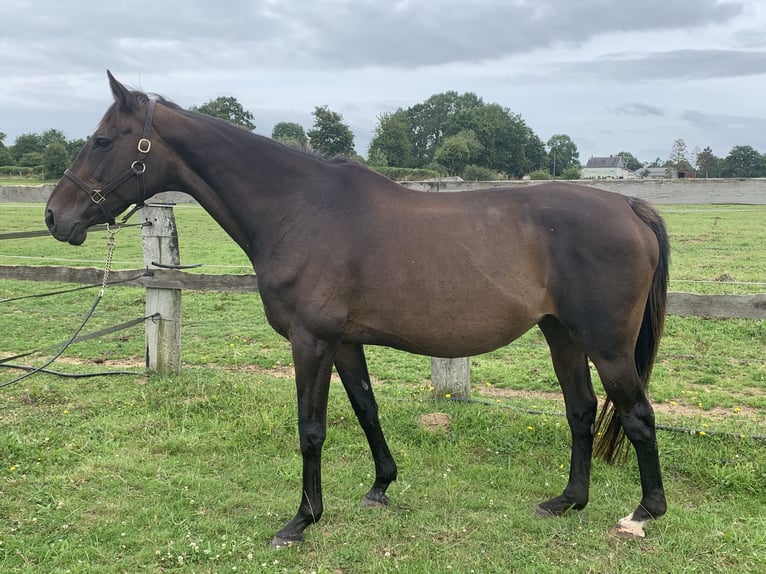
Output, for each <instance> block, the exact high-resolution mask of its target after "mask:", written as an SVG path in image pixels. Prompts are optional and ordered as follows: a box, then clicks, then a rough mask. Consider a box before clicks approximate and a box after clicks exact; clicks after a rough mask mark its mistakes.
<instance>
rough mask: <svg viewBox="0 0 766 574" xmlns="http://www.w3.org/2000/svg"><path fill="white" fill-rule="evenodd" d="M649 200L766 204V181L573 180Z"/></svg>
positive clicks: (443, 187) (458, 187) (423, 185)
mask: <svg viewBox="0 0 766 574" xmlns="http://www.w3.org/2000/svg"><path fill="white" fill-rule="evenodd" d="M541 183H546V182H544V181H518V180H511V181H478V182H446V183H431V182H407V183H405V184H404V185H406V186H407V187H409V188H411V189H417V190H421V191H466V190H471V189H480V188H486V187H520V186H534V185H540V184H541ZM570 183H577V184H582V185H589V186H592V187H597V188H599V189H606V190H608V191H614V192H617V193H621V194H623V195H632V196H635V197H640V198H643V199H646V200H647V201H649V202H651V203H654V204H679V203H680V204H684V203H689V204H706V203H739V204H747V205H764V204H766V179H614V180H596V181H592V180H588V181H585V180H580V181H572V182H570Z"/></svg>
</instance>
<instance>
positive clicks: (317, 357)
mask: <svg viewBox="0 0 766 574" xmlns="http://www.w3.org/2000/svg"><path fill="white" fill-rule="evenodd" d="M290 343H291V345H292V352H293V362H294V364H295V383H296V387H297V392H298V434H299V436H300V445H301V455H302V456H303V493H302V496H301V503H300V505H299V506H298V512H297V513H296V514H295V516H294V517H293V519H292V520H291V521H290V522H289V523H287V525H286V526H285V527H284V528H282V530H280V531H279V532H277V534H276V535H275V536H274V538H273V539H272V541H271V545H272V546H273V547H275V548H279V547H283V546H289V545H291V544H296V543H299V542H302V541H303V531H304V530H305V529H306V527H307V526H309V525H310V524H313V523H315V522H317V521H319V518H320V517H321V516H322V510H323V507H322V445H323V444H324V440H325V436H326V432H327V397H328V392H329V388H330V373H331V371H332V362H333V354H334V348H332V346H331V345H329V344H328V343H326V342H324V341H320V340H318V339H316V338H315V337H312V336H311V335H309V334H307V333H306V334H302V335H300V336H292V337H290Z"/></svg>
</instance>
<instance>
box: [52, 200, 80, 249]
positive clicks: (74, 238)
mask: <svg viewBox="0 0 766 574" xmlns="http://www.w3.org/2000/svg"><path fill="white" fill-rule="evenodd" d="M45 225H47V226H48V231H50V232H51V235H53V237H55V238H56V239H58V240H59V241H66V242H67V243H69V244H71V245H82V243H83V242H84V241H85V238H86V237H87V236H88V230H87V228H86V227H85V226H84V225H83V224H82V222H80V221H75V222H72V223H69V224H68V225H62V224H61V222H60V221H57V219H56V216H55V215H54V213H53V210H52V209H46V210H45Z"/></svg>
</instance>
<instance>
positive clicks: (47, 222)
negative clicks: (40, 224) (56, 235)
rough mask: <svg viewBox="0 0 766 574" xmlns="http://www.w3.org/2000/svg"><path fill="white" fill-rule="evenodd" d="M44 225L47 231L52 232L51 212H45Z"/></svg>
mask: <svg viewBox="0 0 766 574" xmlns="http://www.w3.org/2000/svg"><path fill="white" fill-rule="evenodd" d="M45 225H47V226H48V229H49V230H51V231H53V225H54V221H53V212H52V211H51V210H50V209H49V210H47V211H46V212H45Z"/></svg>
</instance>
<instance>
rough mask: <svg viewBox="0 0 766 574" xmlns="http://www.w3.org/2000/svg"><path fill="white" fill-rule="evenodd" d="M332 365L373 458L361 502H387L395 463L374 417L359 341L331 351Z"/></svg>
mask: <svg viewBox="0 0 766 574" xmlns="http://www.w3.org/2000/svg"><path fill="white" fill-rule="evenodd" d="M335 368H336V369H337V371H338V374H339V375H340V379H341V381H343V386H344V387H345V389H346V393H347V394H348V398H349V400H350V401H351V406H352V407H353V409H354V413H356V417H357V419H358V420H359V424H360V425H361V427H362V429H363V430H364V434H365V435H366V436H367V442H368V443H369V445H370V451H372V458H373V460H374V461H375V483H374V484H373V485H372V488H371V489H370V491H369V492H368V493H367V494H366V495H365V496H364V498H362V506H385V505H386V504H388V498H387V497H386V489H387V488H388V485H389V484H391V482H393V481H394V480H396V463H395V462H394V459H393V457H392V456H391V451H390V450H389V449H388V444H386V439H385V437H384V436H383V429H382V428H381V426H380V421H379V420H378V404H377V403H376V402H375V396H374V395H373V393H372V384H371V383H370V375H369V374H368V372H367V362H366V361H365V358H364V349H363V347H362V345H355V344H343V345H341V346H340V347H339V348H338V351H337V352H336V353H335Z"/></svg>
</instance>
